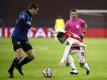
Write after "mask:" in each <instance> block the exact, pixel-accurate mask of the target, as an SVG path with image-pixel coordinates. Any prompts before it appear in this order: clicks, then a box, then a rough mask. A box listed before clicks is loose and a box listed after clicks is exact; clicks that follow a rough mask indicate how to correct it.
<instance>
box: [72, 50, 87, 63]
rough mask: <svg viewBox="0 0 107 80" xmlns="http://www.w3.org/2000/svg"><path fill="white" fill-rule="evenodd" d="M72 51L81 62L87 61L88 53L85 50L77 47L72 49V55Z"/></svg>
mask: <svg viewBox="0 0 107 80" xmlns="http://www.w3.org/2000/svg"><path fill="white" fill-rule="evenodd" d="M72 53H74V54H76V55H77V57H78V60H79V63H85V61H86V54H85V50H77V49H75V50H74V49H73V50H72V49H71V55H72Z"/></svg>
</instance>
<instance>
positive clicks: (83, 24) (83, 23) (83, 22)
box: [80, 19, 86, 27]
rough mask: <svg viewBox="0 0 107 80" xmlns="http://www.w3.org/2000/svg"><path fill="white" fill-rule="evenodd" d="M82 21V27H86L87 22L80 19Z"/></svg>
mask: <svg viewBox="0 0 107 80" xmlns="http://www.w3.org/2000/svg"><path fill="white" fill-rule="evenodd" d="M80 20H81V26H82V27H84V26H85V24H86V22H85V21H84V20H83V19H80Z"/></svg>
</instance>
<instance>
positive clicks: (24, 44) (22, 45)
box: [12, 38, 32, 52]
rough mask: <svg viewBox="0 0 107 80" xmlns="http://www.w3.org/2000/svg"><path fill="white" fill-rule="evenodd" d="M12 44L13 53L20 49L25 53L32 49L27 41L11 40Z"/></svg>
mask: <svg viewBox="0 0 107 80" xmlns="http://www.w3.org/2000/svg"><path fill="white" fill-rule="evenodd" d="M12 44H13V49H14V51H16V50H17V49H19V48H22V49H23V51H25V52H26V51H28V50H31V49H32V46H31V45H30V43H29V41H18V40H16V39H13V38H12Z"/></svg>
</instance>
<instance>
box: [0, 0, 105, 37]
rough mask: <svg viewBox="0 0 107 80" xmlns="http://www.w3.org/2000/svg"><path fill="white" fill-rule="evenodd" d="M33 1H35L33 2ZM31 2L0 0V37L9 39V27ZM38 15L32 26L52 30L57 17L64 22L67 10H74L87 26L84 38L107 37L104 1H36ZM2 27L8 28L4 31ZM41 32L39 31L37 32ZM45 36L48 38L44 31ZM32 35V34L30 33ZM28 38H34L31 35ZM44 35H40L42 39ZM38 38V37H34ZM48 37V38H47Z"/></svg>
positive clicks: (67, 15) (67, 13) (28, 0)
mask: <svg viewBox="0 0 107 80" xmlns="http://www.w3.org/2000/svg"><path fill="white" fill-rule="evenodd" d="M34 1H35V0H34ZM30 2H32V0H27V1H26V0H21V1H20V0H1V2H0V37H10V35H11V32H12V30H11V27H14V25H15V22H16V18H17V16H18V13H19V12H20V11H22V10H25V9H26V8H27V6H28V4H29V3H30ZM37 2H38V4H39V8H40V9H39V13H38V15H37V16H36V17H34V19H33V26H35V27H37V28H40V27H41V28H42V29H43V28H53V27H54V25H55V19H56V18H57V16H61V17H62V18H64V20H65V21H66V20H67V19H68V18H69V10H70V9H71V8H76V9H78V10H79V16H80V17H82V18H83V19H84V20H85V21H86V22H87V24H88V30H87V34H86V37H96V38H106V37H107V10H106V9H107V6H106V2H107V1H105V0H101V1H98V0H91V1H90V0H89V1H86V0H82V1H75V0H67V1H66V0H63V1H62V0H38V1H37ZM2 27H7V28H9V29H8V30H7V29H6V30H4V28H2ZM39 33H43V32H41V30H40V31H39V32H38V35H39ZM45 33H46V36H45V37H47V35H48V36H49V34H48V32H47V31H46V30H45ZM31 34H32V33H31ZM31 34H30V36H31V37H32V36H33V37H34V35H35V34H34V33H33V35H31ZM43 35H44V34H40V36H41V37H42V36H43ZM36 37H39V36H36ZM49 37H50V36H49Z"/></svg>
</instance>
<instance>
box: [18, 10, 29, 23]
mask: <svg viewBox="0 0 107 80" xmlns="http://www.w3.org/2000/svg"><path fill="white" fill-rule="evenodd" d="M18 21H19V22H20V23H22V24H26V22H27V19H26V14H25V13H23V12H22V13H20V14H19V17H18Z"/></svg>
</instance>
